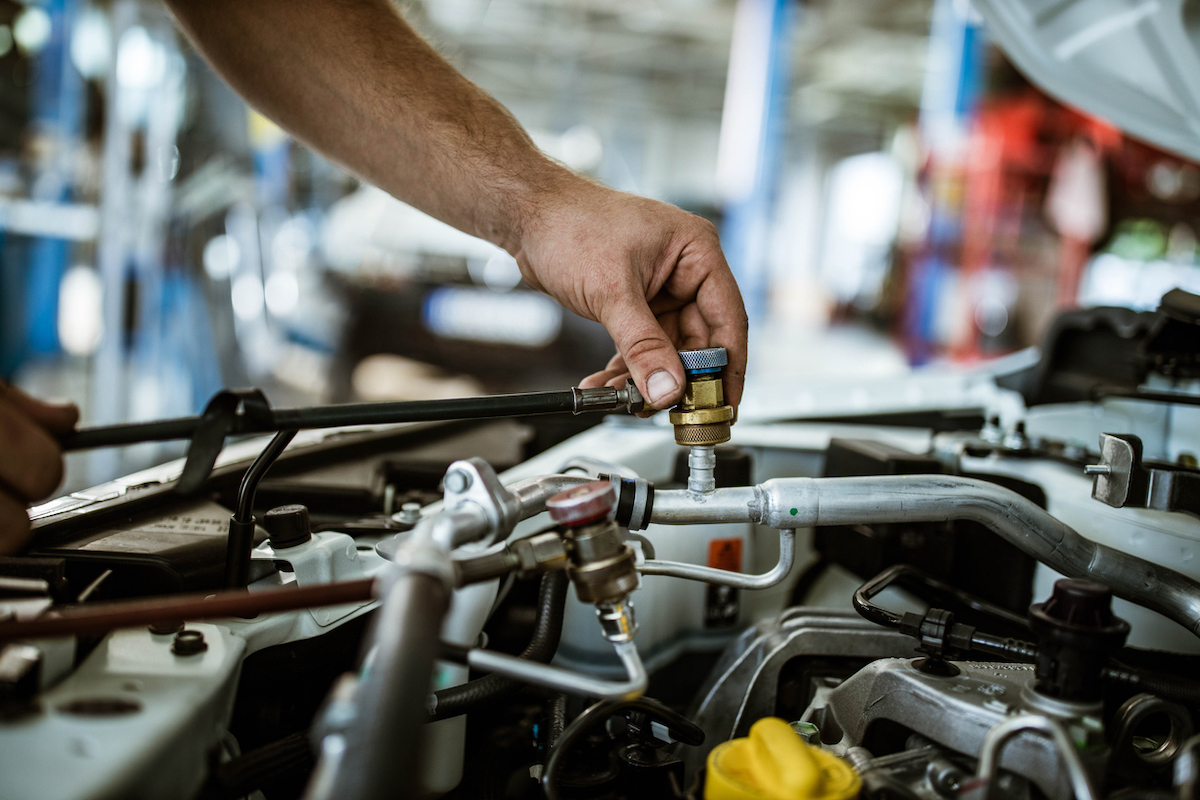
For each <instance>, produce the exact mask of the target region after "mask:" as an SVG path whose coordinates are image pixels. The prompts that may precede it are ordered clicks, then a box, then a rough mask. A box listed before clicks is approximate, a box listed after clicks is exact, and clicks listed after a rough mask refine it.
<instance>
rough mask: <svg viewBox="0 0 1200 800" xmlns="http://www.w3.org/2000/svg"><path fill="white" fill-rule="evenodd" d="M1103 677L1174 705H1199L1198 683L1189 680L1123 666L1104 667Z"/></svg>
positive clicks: (1199, 689)
mask: <svg viewBox="0 0 1200 800" xmlns="http://www.w3.org/2000/svg"><path fill="white" fill-rule="evenodd" d="M1103 675H1104V678H1105V679H1106V680H1108V681H1111V682H1113V683H1120V684H1124V685H1126V686H1130V687H1133V688H1135V689H1137V690H1139V691H1143V692H1149V693H1150V694H1154V695H1158V696H1159V697H1162V698H1164V699H1167V700H1172V701H1174V702H1176V703H1183V704H1184V705H1188V706H1198V705H1200V683H1198V682H1197V681H1195V680H1191V679H1189V678H1181V677H1177V676H1175V675H1167V674H1164V673H1161V672H1158V673H1156V672H1145V671H1142V670H1139V669H1134V668H1133V667H1129V666H1126V665H1124V664H1120V665H1119V666H1116V667H1112V666H1110V667H1106V668H1105V669H1104V673H1103Z"/></svg>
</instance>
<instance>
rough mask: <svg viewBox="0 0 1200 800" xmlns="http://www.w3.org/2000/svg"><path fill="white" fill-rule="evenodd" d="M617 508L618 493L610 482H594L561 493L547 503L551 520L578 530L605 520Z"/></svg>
mask: <svg viewBox="0 0 1200 800" xmlns="http://www.w3.org/2000/svg"><path fill="white" fill-rule="evenodd" d="M616 506H617V492H616V490H615V489H613V485H612V483H611V482H610V481H593V482H591V483H585V484H583V485H582V486H575V487H573V488H571V489H567V490H566V491H562V492H559V493H558V494H556V495H554V496H553V497H551V498H550V499H549V500H547V501H546V510H547V511H549V512H550V519H552V520H554V521H555V522H557V523H558V524H559V525H565V526H567V527H568V528H578V527H579V526H580V525H588V524H590V523H593V522H598V521H599V520H602V519H604V518H605V517H607V516H608V515H609V514H611V513H612V512H613V510H614V509H615V508H616Z"/></svg>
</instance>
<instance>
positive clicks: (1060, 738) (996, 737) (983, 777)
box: [964, 714, 1096, 800]
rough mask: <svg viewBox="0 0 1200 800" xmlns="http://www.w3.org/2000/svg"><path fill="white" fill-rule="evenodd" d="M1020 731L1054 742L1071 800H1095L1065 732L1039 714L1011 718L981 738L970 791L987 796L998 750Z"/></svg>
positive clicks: (1077, 755) (992, 778)
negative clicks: (1043, 736) (975, 790)
mask: <svg viewBox="0 0 1200 800" xmlns="http://www.w3.org/2000/svg"><path fill="white" fill-rule="evenodd" d="M1023 731H1034V732H1036V733H1041V734H1043V735H1045V736H1048V737H1049V738H1050V739H1051V740H1052V741H1053V742H1054V747H1055V749H1056V750H1057V751H1058V755H1059V758H1060V759H1062V763H1063V766H1065V767H1066V769H1067V777H1068V779H1069V780H1070V781H1071V791H1072V792H1073V793H1074V795H1075V800H1096V790H1095V789H1094V788H1093V787H1092V781H1091V779H1090V778H1089V777H1088V774H1087V770H1085V769H1084V768H1083V761H1082V760H1080V758H1079V751H1078V750H1076V749H1075V745H1073V744H1072V743H1071V740H1070V738H1069V737H1068V736H1067V733H1066V731H1064V730H1063V728H1062V726H1061V725H1060V724H1059V723H1057V722H1055V721H1054V720H1052V719H1050V718H1049V717H1043V716H1041V715H1040V714H1022V715H1021V716H1018V717H1011V718H1009V719H1006V720H1004V721H1003V722H999V723H996V724H995V725H993V726H992V727H991V729H989V730H988V732H987V733H986V734H985V735H984V737H983V745H982V746H981V747H980V748H979V766H978V768H977V771H976V772H975V779H974V781H972V784H973V785H972V786H970V788H972V789H973V788H980V787H982V788H983V797H984V798H987V797H989V796H990V793H991V783H992V781H993V780H994V779H995V777H996V773H997V771H998V769H999V766H1000V752H1001V750H1003V748H1004V745H1005V744H1007V743H1008V742H1009V741H1010V740H1011V739H1012V737H1014V736H1016V735H1017V734H1018V733H1021V732H1023ZM964 789H967V790H968V791H969V789H968V787H964Z"/></svg>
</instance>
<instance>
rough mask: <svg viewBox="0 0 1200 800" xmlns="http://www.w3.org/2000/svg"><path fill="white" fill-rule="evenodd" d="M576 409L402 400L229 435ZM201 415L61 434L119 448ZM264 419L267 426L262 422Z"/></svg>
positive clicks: (238, 424)
mask: <svg viewBox="0 0 1200 800" xmlns="http://www.w3.org/2000/svg"><path fill="white" fill-rule="evenodd" d="M574 412H575V394H574V392H572V391H571V390H570V389H562V390H558V391H549V392H525V393H522V394H502V395H487V396H483V397H452V398H448V399H445V400H412V401H406V402H399V403H393V402H389V403H347V404H344V405H332V406H316V407H313V408H279V409H274V410H270V411H269V412H268V413H269V414H270V417H269V419H268V420H246V419H242V418H240V417H239V418H237V419H235V420H234V423H235V424H234V428H233V429H232V430H231V431H230V433H234V434H241V433H269V432H271V431H277V430H288V429H291V428H297V429H304V430H309V429H314V428H336V427H341V426H343V425H384V424H393V423H398V422H436V421H441V420H456V419H491V418H494V417H524V416H534V415H537V414H571V413H574ZM200 422H201V418H200V417H183V418H179V419H164V420H157V421H154V422H136V423H132V424H123V425H104V426H99V427H95V428H82V429H80V430H75V431H70V432H68V433H65V434H63V435H62V436H60V437H59V444H60V445H61V446H62V448H63V449H64V450H87V449H91V448H96V447H117V446H120V445H127V444H136V443H138V442H164V441H170V440H173V439H187V438H190V437H191V436H192V434H193V433H195V432H196V428H198V427H199V426H200ZM264 422H265V423H266V424H264Z"/></svg>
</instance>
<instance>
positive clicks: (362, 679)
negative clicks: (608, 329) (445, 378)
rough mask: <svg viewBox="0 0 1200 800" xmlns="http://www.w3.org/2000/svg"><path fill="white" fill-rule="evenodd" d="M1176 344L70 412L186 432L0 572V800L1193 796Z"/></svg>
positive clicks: (1195, 687) (1195, 341)
mask: <svg viewBox="0 0 1200 800" xmlns="http://www.w3.org/2000/svg"><path fill="white" fill-rule="evenodd" d="M1197 353H1200V298H1198V297H1196V296H1194V295H1188V294H1186V293H1184V292H1182V291H1179V290H1175V291H1173V292H1171V293H1170V294H1168V295H1167V296H1166V297H1164V298H1163V302H1162V306H1161V307H1160V309H1159V310H1158V311H1155V312H1133V311H1129V310H1126V309H1115V308H1100V309H1087V310H1080V311H1072V312H1067V313H1065V314H1064V315H1062V316H1061V317H1060V318H1059V319H1058V320H1057V321H1056V322H1055V323H1054V325H1052V326H1051V329H1050V331H1049V333H1048V335H1047V337H1046V340H1045V342H1044V344H1043V346H1042V348H1041V350H1040V353H1038V354H1037V355H1036V357H1033V356H1030V355H1029V354H1018V355H1017V356H1014V357H1012V358H1009V359H1007V360H1002V361H1000V362H997V363H995V364H993V365H991V366H989V367H987V368H986V369H983V370H978V371H974V372H970V373H959V374H948V373H938V372H925V373H922V372H918V373H915V374H914V375H913V376H912V377H911V378H908V379H905V380H903V381H898V382H897V381H893V382H890V383H881V384H859V385H855V386H830V387H824V388H822V389H813V390H812V391H811V392H810V396H809V397H806V398H798V397H796V396H795V395H788V396H781V397H773V398H760V399H759V400H757V401H756V400H755V398H754V397H753V395H752V394H751V395H750V396H748V398H747V402H746V403H744V404H743V407H742V409H741V411H740V415H739V418H738V419H737V421H736V424H734V422H735V420H734V417H735V412H734V410H733V409H732V408H731V407H730V406H728V405H726V403H725V398H724V393H723V386H722V370H723V368H724V366H725V364H724V353H723V351H721V350H720V349H719V348H714V349H710V350H700V351H684V352H682V353H681V358H682V360H683V363H684V367H685V370H686V373H687V376H688V385H687V390H686V393H685V396H684V400H683V402H682V403H681V404H680V405H679V406H678V407H676V408H675V409H674V410H672V411H671V412H670V413H669V414H668V415H659V416H660V417H664V418H656V419H639V418H637V417H636V416H633V415H632V414H631V413H629V412H637V411H640V409H641V399H640V397H639V396H638V394H637V390H636V388H634V387H632V385H627V386H626V387H624V388H618V389H614V388H605V389H595V390H578V389H577V390H570V391H566V392H547V393H533V394H530V395H510V396H498V397H492V398H468V399H464V400H461V401H448V402H445V403H393V404H387V403H379V404H369V405H359V406H353V405H352V406H333V407H325V408H318V409H271V408H270V407H269V406H268V405H267V404H266V401H265V399H264V398H263V397H262V396H261V394H259V393H255V392H226V393H222V394H221V395H219V396H218V397H216V398H214V400H213V402H212V403H210V405H209V408H208V409H207V410H206V412H205V414H204V415H203V416H201V417H198V418H195V419H191V420H168V421H164V422H162V423H148V424H142V425H140V426H124V427H123V428H120V429H108V430H105V429H90V430H84V431H80V432H78V433H77V434H75V436H76V438H75V439H74V440H70V439H68V440H65V441H64V446H67V447H79V448H82V447H95V446H111V445H114V444H128V443H133V442H136V441H143V440H147V439H154V438H160V439H161V438H186V439H190V441H191V444H190V449H189V454H188V457H187V459H186V460H184V461H180V462H173V463H171V464H167V465H164V466H162V467H158V468H155V469H153V470H149V471H146V472H141V473H137V474H134V475H130V476H128V477H126V478H123V479H121V480H118V481H114V482H111V483H109V484H105V485H102V486H97V487H95V488H93V489H90V490H87V491H84V492H78V493H75V494H72V495H68V496H65V497H61V498H58V499H56V500H53V501H51V502H49V503H47V504H45V505H43V506H40V507H37V508H35V509H33V510H32V511H31V515H32V517H33V519H34V529H35V536H34V540H33V544H32V546H31V547H30V548H29V549H28V550H27V552H25V553H24V554H22V555H19V556H14V557H10V558H5V559H2V560H0V592H3V594H2V596H0V598H2V599H0V640H2V642H0V645H2V647H3V649H2V650H0V797H3V798H8V799H11V800H17V798H39V799H41V800H45V799H47V798H64V799H65V798H117V797H120V798H158V797H187V798H240V797H266V798H281V797H307V798H382V797H461V798H536V797H542V796H544V797H547V798H651V797H653V798H671V797H675V798H701V797H704V798H710V799H712V800H718V799H719V800H724V799H725V798H800V797H803V798H809V797H814V798H815V797H821V798H850V797H856V796H861V797H865V798H902V799H903V800H914V799H916V798H919V799H920V800H938V799H941V798H945V799H946V800H950V799H952V798H958V797H962V798H977V797H978V798H984V797H987V798H1005V799H1006V800H1007V799H1011V800H1035V799H1040V798H1046V799H1048V800H1068V799H1069V798H1075V800H1094V798H1101V797H1114V798H1115V797H1121V798H1126V797H1130V798H1132V797H1179V798H1184V799H1185V800H1190V798H1192V797H1193V796H1194V794H1195V785H1196V781H1197V776H1198V775H1200V763H1198V762H1197V756H1198V754H1200V736H1196V735H1195V734H1196V731H1195V717H1194V715H1195V713H1196V711H1197V709H1198V708H1200V679H1198V678H1197V677H1196V675H1197V665H1198V663H1200V662H1198V661H1197V654H1200V639H1198V638H1197V637H1198V636H1200V521H1198V519H1197V517H1200V469H1198V468H1197V462H1196V454H1197V453H1200V408H1197V406H1198V405H1200V383H1198V382H1197V379H1198V378H1200V364H1198V363H1197V355H1196V354H1197ZM613 412H617V413H616V414H615V415H612V416H607V417H605V418H604V420H603V421H602V422H600V423H599V424H590V423H591V422H594V416H589V415H594V414H596V413H609V414H612V413H613ZM620 412H626V413H620ZM575 415H578V416H575ZM262 433H273V434H274V435H273V436H270V437H269V438H264V437H263V436H261V435H257V434H262ZM238 437H241V438H238ZM227 438H228V439H229V441H228V443H227Z"/></svg>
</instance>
